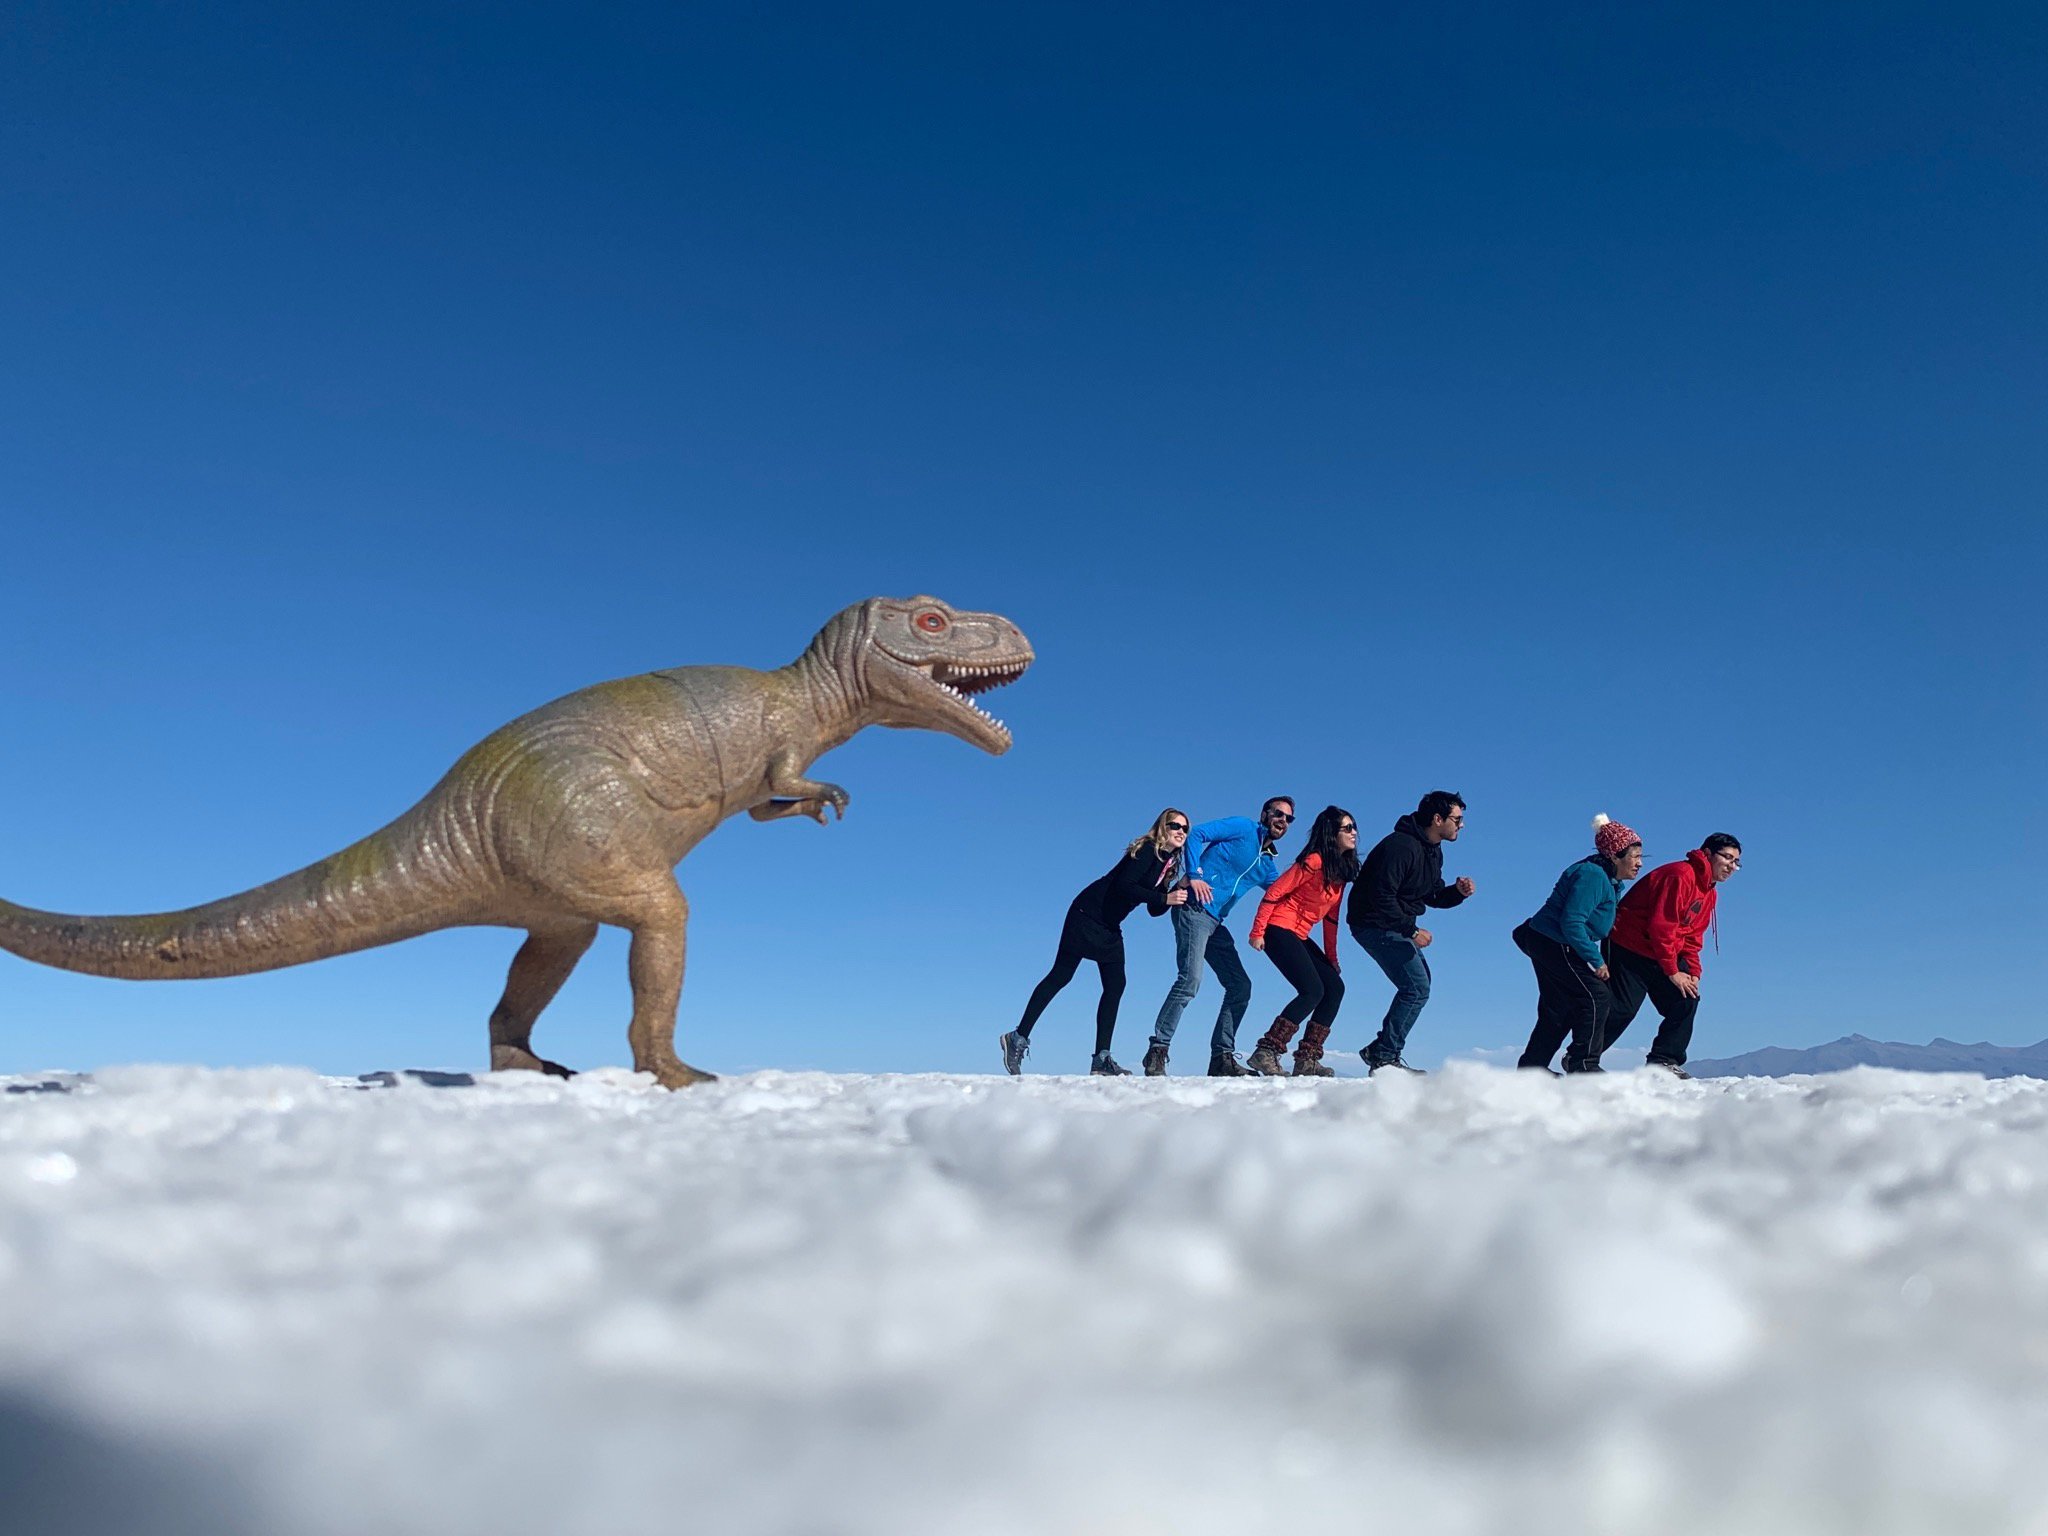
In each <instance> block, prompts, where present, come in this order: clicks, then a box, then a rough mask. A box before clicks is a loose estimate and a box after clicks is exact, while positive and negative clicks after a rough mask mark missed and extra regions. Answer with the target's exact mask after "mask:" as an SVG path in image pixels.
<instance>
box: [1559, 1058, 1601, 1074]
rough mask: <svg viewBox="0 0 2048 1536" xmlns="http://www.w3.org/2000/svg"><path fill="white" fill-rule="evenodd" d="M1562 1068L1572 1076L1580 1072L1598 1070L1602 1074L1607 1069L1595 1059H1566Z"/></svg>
mask: <svg viewBox="0 0 2048 1536" xmlns="http://www.w3.org/2000/svg"><path fill="white" fill-rule="evenodd" d="M1564 1069H1565V1071H1566V1072H1567V1073H1569V1074H1570V1075H1571V1076H1573V1077H1578V1076H1580V1075H1581V1074H1582V1073H1586V1072H1599V1073H1603V1074H1604V1073H1605V1072H1606V1071H1607V1069H1606V1068H1605V1067H1603V1066H1601V1065H1600V1063H1599V1062H1597V1061H1571V1060H1567V1061H1566V1062H1565V1064H1564Z"/></svg>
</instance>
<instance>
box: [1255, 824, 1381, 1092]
mask: <svg viewBox="0 0 2048 1536" xmlns="http://www.w3.org/2000/svg"><path fill="white" fill-rule="evenodd" d="M1357 878H1358V822H1357V819H1356V818H1354V817H1353V816H1352V814H1351V813H1350V812H1349V811H1346V810H1340V809H1339V808H1338V807H1336V806H1334V805H1331V806H1325V807H1324V808H1323V810H1322V811H1321V812H1319V813H1318V814H1317V816H1316V819H1315V823H1314V825H1312V826H1311V827H1310V828H1309V832H1308V846H1307V847H1306V848H1304V849H1302V851H1301V853H1300V856H1299V857H1297V858H1296V859H1295V861H1294V862H1293V863H1292V864H1290V865H1288V866H1287V868H1286V869H1285V870H1283V871H1282V872H1281V875H1280V878H1279V879H1278V880H1275V881H1274V882H1273V883H1272V884H1271V885H1270V886H1268V887H1267V888H1266V894H1265V896H1264V898H1263V899H1262V900H1261V901H1260V902H1259V911H1258V915H1257V916H1256V917H1254V918H1253V919H1252V933H1251V945H1252V948H1253V949H1257V950H1263V951H1264V952H1265V955H1266V958H1267V959H1268V960H1270V961H1272V962H1273V964H1275V965H1276V966H1278V967H1279V968H1280V974H1281V975H1282V976H1284V977H1286V978H1287V984H1288V985H1289V986H1291V987H1292V988H1294V1001H1292V1002H1291V1003H1289V1004H1288V1005H1287V1006H1286V1007H1285V1008H1282V1009H1281V1010H1280V1017H1279V1018H1277V1019H1275V1020H1274V1021H1273V1026H1272V1028H1270V1029H1268V1030H1267V1031H1266V1033H1265V1034H1264V1036H1262V1037H1261V1038H1260V1040H1259V1043H1258V1046H1257V1048H1256V1049H1255V1050H1253V1052H1252V1053H1251V1055H1250V1056H1248V1057H1246V1058H1245V1065H1246V1066H1247V1067H1249V1068H1250V1069H1251V1070H1252V1071H1254V1072H1257V1073H1258V1074H1259V1075H1260V1076H1262V1077H1278V1076H1280V1058H1281V1056H1282V1055H1283V1054H1285V1052H1286V1050H1287V1042H1288V1041H1289V1040H1291V1039H1293V1038H1294V1031H1295V1029H1296V1028H1297V1027H1298V1026H1299V1025H1300V1024H1301V1021H1302V1020H1303V1019H1307V1020H1308V1028H1307V1029H1306V1030H1303V1031H1302V1036H1301V1044H1300V1045H1298V1046H1296V1047H1295V1050H1294V1075H1295V1076H1296V1077H1335V1076H1336V1075H1337V1074H1336V1073H1335V1072H1332V1071H1331V1070H1330V1069H1329V1068H1328V1067H1326V1066H1324V1065H1323V1042H1324V1041H1326V1040H1328V1039H1329V1038H1330V1026H1331V1025H1332V1024H1334V1023H1335V1022H1336V1021H1337V1009H1338V1007H1339V1005H1341V1004H1342V1003H1343V1001H1344V978H1343V977H1342V976H1340V975H1338V974H1337V908H1338V907H1340V906H1341V905H1343V902H1344V887H1345V886H1347V885H1349V884H1350V883H1351V882H1352V881H1353V880H1356V879H1357ZM1317 923H1321V924H1322V925H1323V947H1322V948H1321V949H1317V948H1316V946H1315V945H1314V944H1312V943H1310V942H1309V935H1310V934H1311V933H1313V932H1315V927H1316V924H1317Z"/></svg>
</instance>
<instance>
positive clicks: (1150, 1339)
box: [0, 1064, 2048, 1536]
mask: <svg viewBox="0 0 2048 1536" xmlns="http://www.w3.org/2000/svg"><path fill="white" fill-rule="evenodd" d="M43 1081H44V1079H39V1078H38V1079H29V1078H17V1079H11V1080H6V1086H8V1087H10V1088H14V1089H26V1088H28V1087H30V1086H31V1085H32V1084H36V1083H40V1082H43ZM58 1081H59V1086H60V1087H61V1088H63V1089H65V1090H66V1091H44V1092H10V1093H8V1094H6V1095H4V1096H0V1485H5V1486H6V1488H7V1490H8V1497H9V1498H10V1499H12V1500H15V1501H16V1502H15V1503H14V1504H13V1506H12V1507H13V1508H15V1509H16V1510H17V1511H19V1510H21V1509H23V1508H30V1509H33V1510H38V1511H41V1512H42V1514H41V1518H42V1520H43V1524H42V1526H41V1527H39V1528H40V1529H47V1530H51V1531H64V1532H68V1531H79V1532H83V1531H88V1530H92V1531H114V1530H128V1529H133V1530H138V1531H139V1530H148V1531H151V1532H153V1533H165V1532H183V1531H186V1530H191V1531H194V1532H197V1531H208V1532H216V1533H231V1532H235V1531H247V1532H252V1533H257V1532H260V1533H263V1536H294V1533H323V1536H324V1533H344V1532H345V1533H348V1536H360V1533H362V1532H365V1531H377V1532H398V1533H413V1532H418V1533H429V1532H431V1533H435V1536H450V1533H469V1532H474V1533H478V1536H518V1533H526V1532H531V1533H536V1536H539V1533H548V1536H560V1533H583V1532H588V1533H592V1536H597V1533H604V1536H630V1533H637V1532H657V1531H658V1532H664V1533H667V1532H674V1531H695V1532H705V1533H719V1536H726V1533H756V1532H758V1533H769V1532H773V1533H778V1536H829V1533H875V1536H918V1533H932V1536H940V1533H943V1536H1003V1533H1013V1532H1014V1533H1027V1532H1028V1533H1053V1532H1058V1533H1062V1536H1065V1533H1074V1532H1082V1533H1097V1532H1099V1533H1112V1532H1113V1533H1174V1536H1183V1533H1206V1532H1216V1533H1219V1536H1222V1533H1227V1536H1245V1533H1248V1532H1275V1533H1278V1532H1289V1533H1295V1532H1307V1533H1314V1532H1346V1533H1350V1532H1357V1531H1378V1530H1386V1531H1393V1532H1401V1533H1403V1536H1408V1533H1443V1532H1449V1533H1462V1532H1501V1533H1516V1536H1524V1533H1546V1532H1556V1533H1560V1536H1563V1533H1571V1536H1585V1533H1589V1532H1637V1531H1641V1532H1657V1533H1660V1536H1670V1533H1681V1532H1690V1531H1716V1532H1737V1531H1740V1532H1745V1533H1755V1532H1788V1533H1790V1532H1797V1533H1801V1536H1811V1533H1815V1532H1835V1531H1839V1532H1856V1533H1859V1536H1870V1533H1878V1532H1892V1531H1896V1532H1914V1533H1922V1532H1926V1531H1930V1530H1941V1531H1945V1532H1953V1531H1984V1532H2003V1531H2011V1532H2015V1533H2019V1532H2040V1531H2042V1530H2044V1529H2048V1477H2043V1475H2042V1473H2041V1471H2040V1457H2041V1447H2042V1446H2043V1445H2044V1444H2048V1391H2044V1387H2048V1283H2044V1282H2048V1084H2044V1083H2041V1082H2037V1081H2034V1080H2032V1079H2018V1078H2016V1079H2008V1080H2003V1081H1996V1082H1985V1081H1982V1080H1979V1079H1975V1078H1963V1077H1936V1076H1914V1075H1905V1074H1897V1073H1885V1072H1876V1071H1870V1070H1859V1071H1856V1072H1851V1073H1848V1074H1844V1075H1840V1076H1833V1077H1824V1078H1794V1079H1788V1080H1783V1081H1769V1080H1761V1079H1748V1080H1737V1081H1720V1082H1694V1083H1681V1082H1678V1081H1676V1080H1675V1079H1672V1078H1670V1077H1668V1076H1666V1075H1663V1074H1661V1073H1650V1072H1627V1073H1615V1074H1611V1075H1609V1076H1607V1077H1606V1078H1604V1079H1598V1080H1594V1079H1575V1080H1569V1081H1553V1080H1552V1079H1550V1078H1547V1077H1541V1076H1536V1075H1531V1074H1517V1073H1514V1072H1511V1071H1503V1070H1499V1069H1495V1068H1488V1067H1482V1066H1476V1065H1458V1064H1453V1066H1452V1067H1451V1068H1450V1069H1448V1070H1446V1071H1445V1072H1443V1073H1440V1074H1437V1075H1435V1076H1432V1077H1429V1078H1426V1079H1413V1078H1407V1077H1393V1078H1388V1077H1385V1076H1383V1077H1381V1078H1379V1079H1374V1080H1370V1081H1367V1080H1342V1081H1336V1082H1324V1083H1293V1082H1254V1083H1237V1082H1227V1083H1212V1082H1210V1081H1208V1080H1205V1079H1199V1078H1173V1079H1169V1080H1167V1081H1164V1082H1156V1081H1155V1082H1147V1081H1145V1080H1143V1079H1128V1080H1124V1081H1117V1082H1108V1081H1102V1080H1090V1079H1085V1078H1083V1079H1075V1078H1051V1077H1027V1078H1025V1079H1023V1080H1021V1081H1018V1082H1012V1081H1009V1080H1006V1079H1001V1078H993V1077H987V1078H970V1077H832V1076H825V1075H818V1074H783V1073H762V1074H757V1075H754V1076H751V1077H744V1078H736V1079H730V1080H727V1081H724V1082H721V1083H719V1084H717V1085H715V1086H712V1087H707V1088H701V1089H693V1090H691V1091H689V1092H686V1093H681V1094H667V1093H663V1092H659V1091H656V1090H654V1089H652V1088H651V1087H650V1086H648V1085H647V1084H646V1082H645V1080H642V1079H636V1078H634V1077H632V1076H630V1075H628V1074H625V1073H617V1072H615V1073H597V1074H591V1075H588V1076H585V1077H582V1078H579V1079H577V1080H575V1081H574V1082H570V1083H561V1082H550V1081H542V1080H538V1079H532V1078H526V1077H517V1078H514V1079H513V1080H511V1081H490V1080H486V1081H484V1082H482V1083H480V1084H478V1085H477V1086H474V1087H453V1088H428V1087H423V1086H418V1085H415V1084H411V1083H406V1084H402V1085H401V1086H398V1087H396V1088H383V1089H365V1088H359V1087H351V1086H344V1085H342V1084H340V1083H337V1082H335V1081H333V1080H326V1079H322V1078H319V1077H316V1076H314V1075H312V1074H310V1073H305V1072H299V1071H292V1070H283V1069H278V1070H265V1071H234V1072H229V1071H200V1070H190V1069H174V1068H161V1067H136V1068H126V1069H121V1070H115V1071H107V1072H103V1073H100V1074H97V1075H96V1076H95V1077H94V1078H93V1079H92V1080H91V1081H82V1080H75V1079H74V1080H69V1081H64V1080H58ZM23 1500H26V1501H27V1502H26V1503H23V1502H21V1501H23ZM38 1501H40V1502H38ZM17 1528H22V1529H25V1528H26V1527H17Z"/></svg>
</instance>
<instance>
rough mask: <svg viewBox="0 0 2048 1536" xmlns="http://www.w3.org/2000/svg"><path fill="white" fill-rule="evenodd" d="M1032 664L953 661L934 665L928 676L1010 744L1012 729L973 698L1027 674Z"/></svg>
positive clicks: (1004, 685)
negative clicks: (965, 663)
mask: <svg viewBox="0 0 2048 1536" xmlns="http://www.w3.org/2000/svg"><path fill="white" fill-rule="evenodd" d="M1030 665H1031V663H1030V662H1029V661H1001V662H990V663H988V664H986V665H983V666H961V665H958V664H956V663H954V662H950V661H940V662H934V663H933V664H932V668H931V671H930V672H929V673H927V674H926V675H927V676H928V677H930V678H931V680H932V682H933V683H935V684H937V685H938V687H939V688H940V689H941V690H943V691H944V692H946V693H949V694H951V695H952V696H953V697H954V698H955V699H957V700H958V701H959V702H960V703H961V704H963V705H965V706H966V707H967V708H968V709H971V710H973V711H974V713H975V714H976V715H978V716H980V717H981V719H982V721H983V722H984V723H985V724H987V725H988V726H990V727H991V728H993V729H994V730H995V732H996V734H997V735H999V736H1001V737H1002V739H1003V741H1004V742H1005V743H1007V742H1008V741H1009V740H1010V728H1009V727H1008V726H1007V725H1005V724H1003V722H1002V721H1000V720H998V719H997V718H996V717H995V716H994V715H992V714H990V713H989V712H988V711H987V710H985V709H983V708H982V707H981V706H980V705H979V704H977V703H975V702H974V695H975V694H977V693H987V692H988V691H989V689H991V688H1002V687H1006V686H1008V685H1009V684H1011V683H1014V682H1015V681H1017V679H1018V678H1020V677H1022V676H1023V675H1024V669H1025V668H1026V667H1028V666H1030Z"/></svg>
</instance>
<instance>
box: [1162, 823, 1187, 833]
mask: <svg viewBox="0 0 2048 1536" xmlns="http://www.w3.org/2000/svg"><path fill="white" fill-rule="evenodd" d="M1187 829H1188V824H1187V823H1186V822H1184V821H1169V822H1168V823H1167V824H1166V830H1167V831H1169V832H1185V831H1187Z"/></svg>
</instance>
